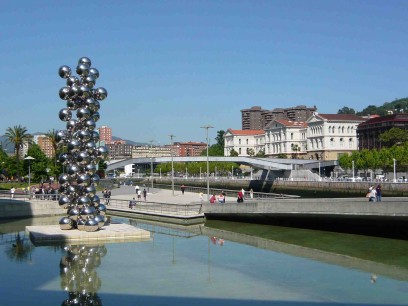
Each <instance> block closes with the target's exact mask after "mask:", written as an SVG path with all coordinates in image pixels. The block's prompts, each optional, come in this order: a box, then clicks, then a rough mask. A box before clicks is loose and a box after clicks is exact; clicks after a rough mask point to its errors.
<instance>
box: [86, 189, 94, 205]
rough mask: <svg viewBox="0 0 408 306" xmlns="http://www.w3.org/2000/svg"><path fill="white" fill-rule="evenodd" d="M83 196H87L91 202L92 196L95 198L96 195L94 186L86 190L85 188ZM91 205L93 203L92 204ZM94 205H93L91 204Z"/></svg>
mask: <svg viewBox="0 0 408 306" xmlns="http://www.w3.org/2000/svg"><path fill="white" fill-rule="evenodd" d="M84 192H85V194H86V195H88V196H89V197H90V198H91V201H92V198H93V196H95V194H96V188H95V186H92V185H91V186H87V187H86V188H85V191H84ZM92 203H93V202H92ZM93 204H94V203H93Z"/></svg>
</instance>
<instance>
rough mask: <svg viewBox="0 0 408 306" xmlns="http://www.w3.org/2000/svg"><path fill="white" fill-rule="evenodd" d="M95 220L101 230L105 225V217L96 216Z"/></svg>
mask: <svg viewBox="0 0 408 306" xmlns="http://www.w3.org/2000/svg"><path fill="white" fill-rule="evenodd" d="M94 220H95V221H96V222H98V227H99V228H101V227H102V226H104V225H105V217H104V216H102V215H97V216H95V218H94Z"/></svg>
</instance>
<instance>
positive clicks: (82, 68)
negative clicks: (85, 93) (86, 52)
mask: <svg viewBox="0 0 408 306" xmlns="http://www.w3.org/2000/svg"><path fill="white" fill-rule="evenodd" d="M76 73H78V74H79V75H80V76H81V77H86V76H87V75H88V74H89V65H87V64H79V65H78V66H77V67H76Z"/></svg>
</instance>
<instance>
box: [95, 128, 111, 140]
mask: <svg viewBox="0 0 408 306" xmlns="http://www.w3.org/2000/svg"><path fill="white" fill-rule="evenodd" d="M98 130H99V139H100V140H101V141H104V142H105V144H110V143H112V129H111V128H110V127H108V126H104V125H103V126H101V127H100V128H99V129H98Z"/></svg>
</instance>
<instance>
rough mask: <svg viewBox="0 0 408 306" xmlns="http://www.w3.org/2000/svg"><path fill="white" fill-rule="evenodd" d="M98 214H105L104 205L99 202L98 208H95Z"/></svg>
mask: <svg viewBox="0 0 408 306" xmlns="http://www.w3.org/2000/svg"><path fill="white" fill-rule="evenodd" d="M96 210H97V211H98V212H99V214H100V215H102V216H105V215H106V206H105V205H104V204H99V206H98V208H97V209H96Z"/></svg>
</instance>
